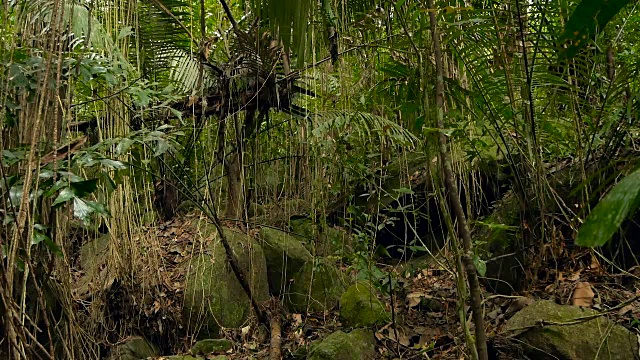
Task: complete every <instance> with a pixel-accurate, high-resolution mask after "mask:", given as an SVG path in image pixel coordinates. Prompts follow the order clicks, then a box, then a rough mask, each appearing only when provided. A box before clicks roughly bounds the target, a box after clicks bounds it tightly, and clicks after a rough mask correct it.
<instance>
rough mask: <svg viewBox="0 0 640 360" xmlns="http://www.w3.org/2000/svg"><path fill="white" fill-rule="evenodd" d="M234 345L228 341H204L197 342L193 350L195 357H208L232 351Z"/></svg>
mask: <svg viewBox="0 0 640 360" xmlns="http://www.w3.org/2000/svg"><path fill="white" fill-rule="evenodd" d="M232 347H233V343H232V342H231V341H230V340H227V339H204V340H200V341H198V342H196V343H195V344H194V345H193V347H192V348H191V353H192V354H193V355H208V354H214V353H223V352H227V351H229V350H231V348H232Z"/></svg>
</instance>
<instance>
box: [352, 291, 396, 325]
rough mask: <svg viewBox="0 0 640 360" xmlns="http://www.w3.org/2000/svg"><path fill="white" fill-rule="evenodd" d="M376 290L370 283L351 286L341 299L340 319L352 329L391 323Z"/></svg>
mask: <svg viewBox="0 0 640 360" xmlns="http://www.w3.org/2000/svg"><path fill="white" fill-rule="evenodd" d="M376 295H377V291H376V289H375V288H374V287H373V286H371V284H369V283H368V282H359V283H356V284H353V285H351V286H350V287H349V288H348V289H347V291H345V293H344V294H342V297H340V317H341V318H342V320H343V321H344V323H345V325H347V326H351V327H361V326H372V325H376V324H382V323H385V322H388V321H390V316H389V313H388V312H387V311H386V310H385V306H384V304H383V303H382V302H381V301H380V300H378V298H377V296H376Z"/></svg>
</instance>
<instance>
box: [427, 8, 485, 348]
mask: <svg viewBox="0 0 640 360" xmlns="http://www.w3.org/2000/svg"><path fill="white" fill-rule="evenodd" d="M428 7H429V8H430V9H433V8H434V7H433V0H428ZM429 20H430V22H431V36H432V38H433V50H434V56H435V60H436V107H437V121H438V128H440V129H444V128H445V126H444V80H443V73H444V70H443V66H442V51H441V49H440V36H439V35H438V25H437V20H436V14H435V13H434V12H433V11H431V12H429ZM438 139H439V140H440V141H439V142H440V149H439V150H440V163H441V165H442V168H443V170H444V181H445V185H446V187H447V191H448V193H449V198H450V202H451V207H452V208H453V212H454V214H455V217H456V220H457V222H458V232H459V234H460V237H461V238H462V246H463V251H464V253H463V255H462V262H463V264H464V268H465V272H466V274H467V279H468V281H469V291H470V293H471V310H472V311H473V321H474V324H475V333H476V349H477V351H478V359H479V360H488V358H489V356H488V352H487V335H486V333H485V330H484V318H483V315H482V293H481V292H480V283H479V281H478V273H477V272H476V267H475V264H474V263H473V248H472V242H471V231H469V226H468V225H467V218H466V216H465V214H464V210H463V208H462V203H461V201H460V194H459V193H458V186H457V185H456V182H455V180H454V176H453V170H452V167H451V155H450V154H449V149H448V148H447V138H446V136H445V134H444V132H442V131H439V132H438ZM451 235H452V236H455V234H451Z"/></svg>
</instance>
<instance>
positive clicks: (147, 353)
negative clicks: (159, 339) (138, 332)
mask: <svg viewBox="0 0 640 360" xmlns="http://www.w3.org/2000/svg"><path fill="white" fill-rule="evenodd" d="M158 354H159V351H158V347H157V346H155V345H154V344H152V343H150V342H149V341H147V340H146V339H145V338H143V337H140V336H133V337H130V338H129V339H127V340H125V341H124V342H122V343H121V344H118V345H116V346H115V347H114V348H113V350H112V351H111V356H110V357H109V360H140V359H146V358H148V357H153V356H158Z"/></svg>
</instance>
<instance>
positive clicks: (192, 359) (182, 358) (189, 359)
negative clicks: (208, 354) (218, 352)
mask: <svg viewBox="0 0 640 360" xmlns="http://www.w3.org/2000/svg"><path fill="white" fill-rule="evenodd" d="M162 358H163V359H167V360H204V358H203V357H199V356H191V355H171V356H163V357H162ZM217 358H218V356H216V357H215V358H214V359H217ZM226 358H227V357H226V356H224V359H225V360H226ZM219 360H222V359H219Z"/></svg>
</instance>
